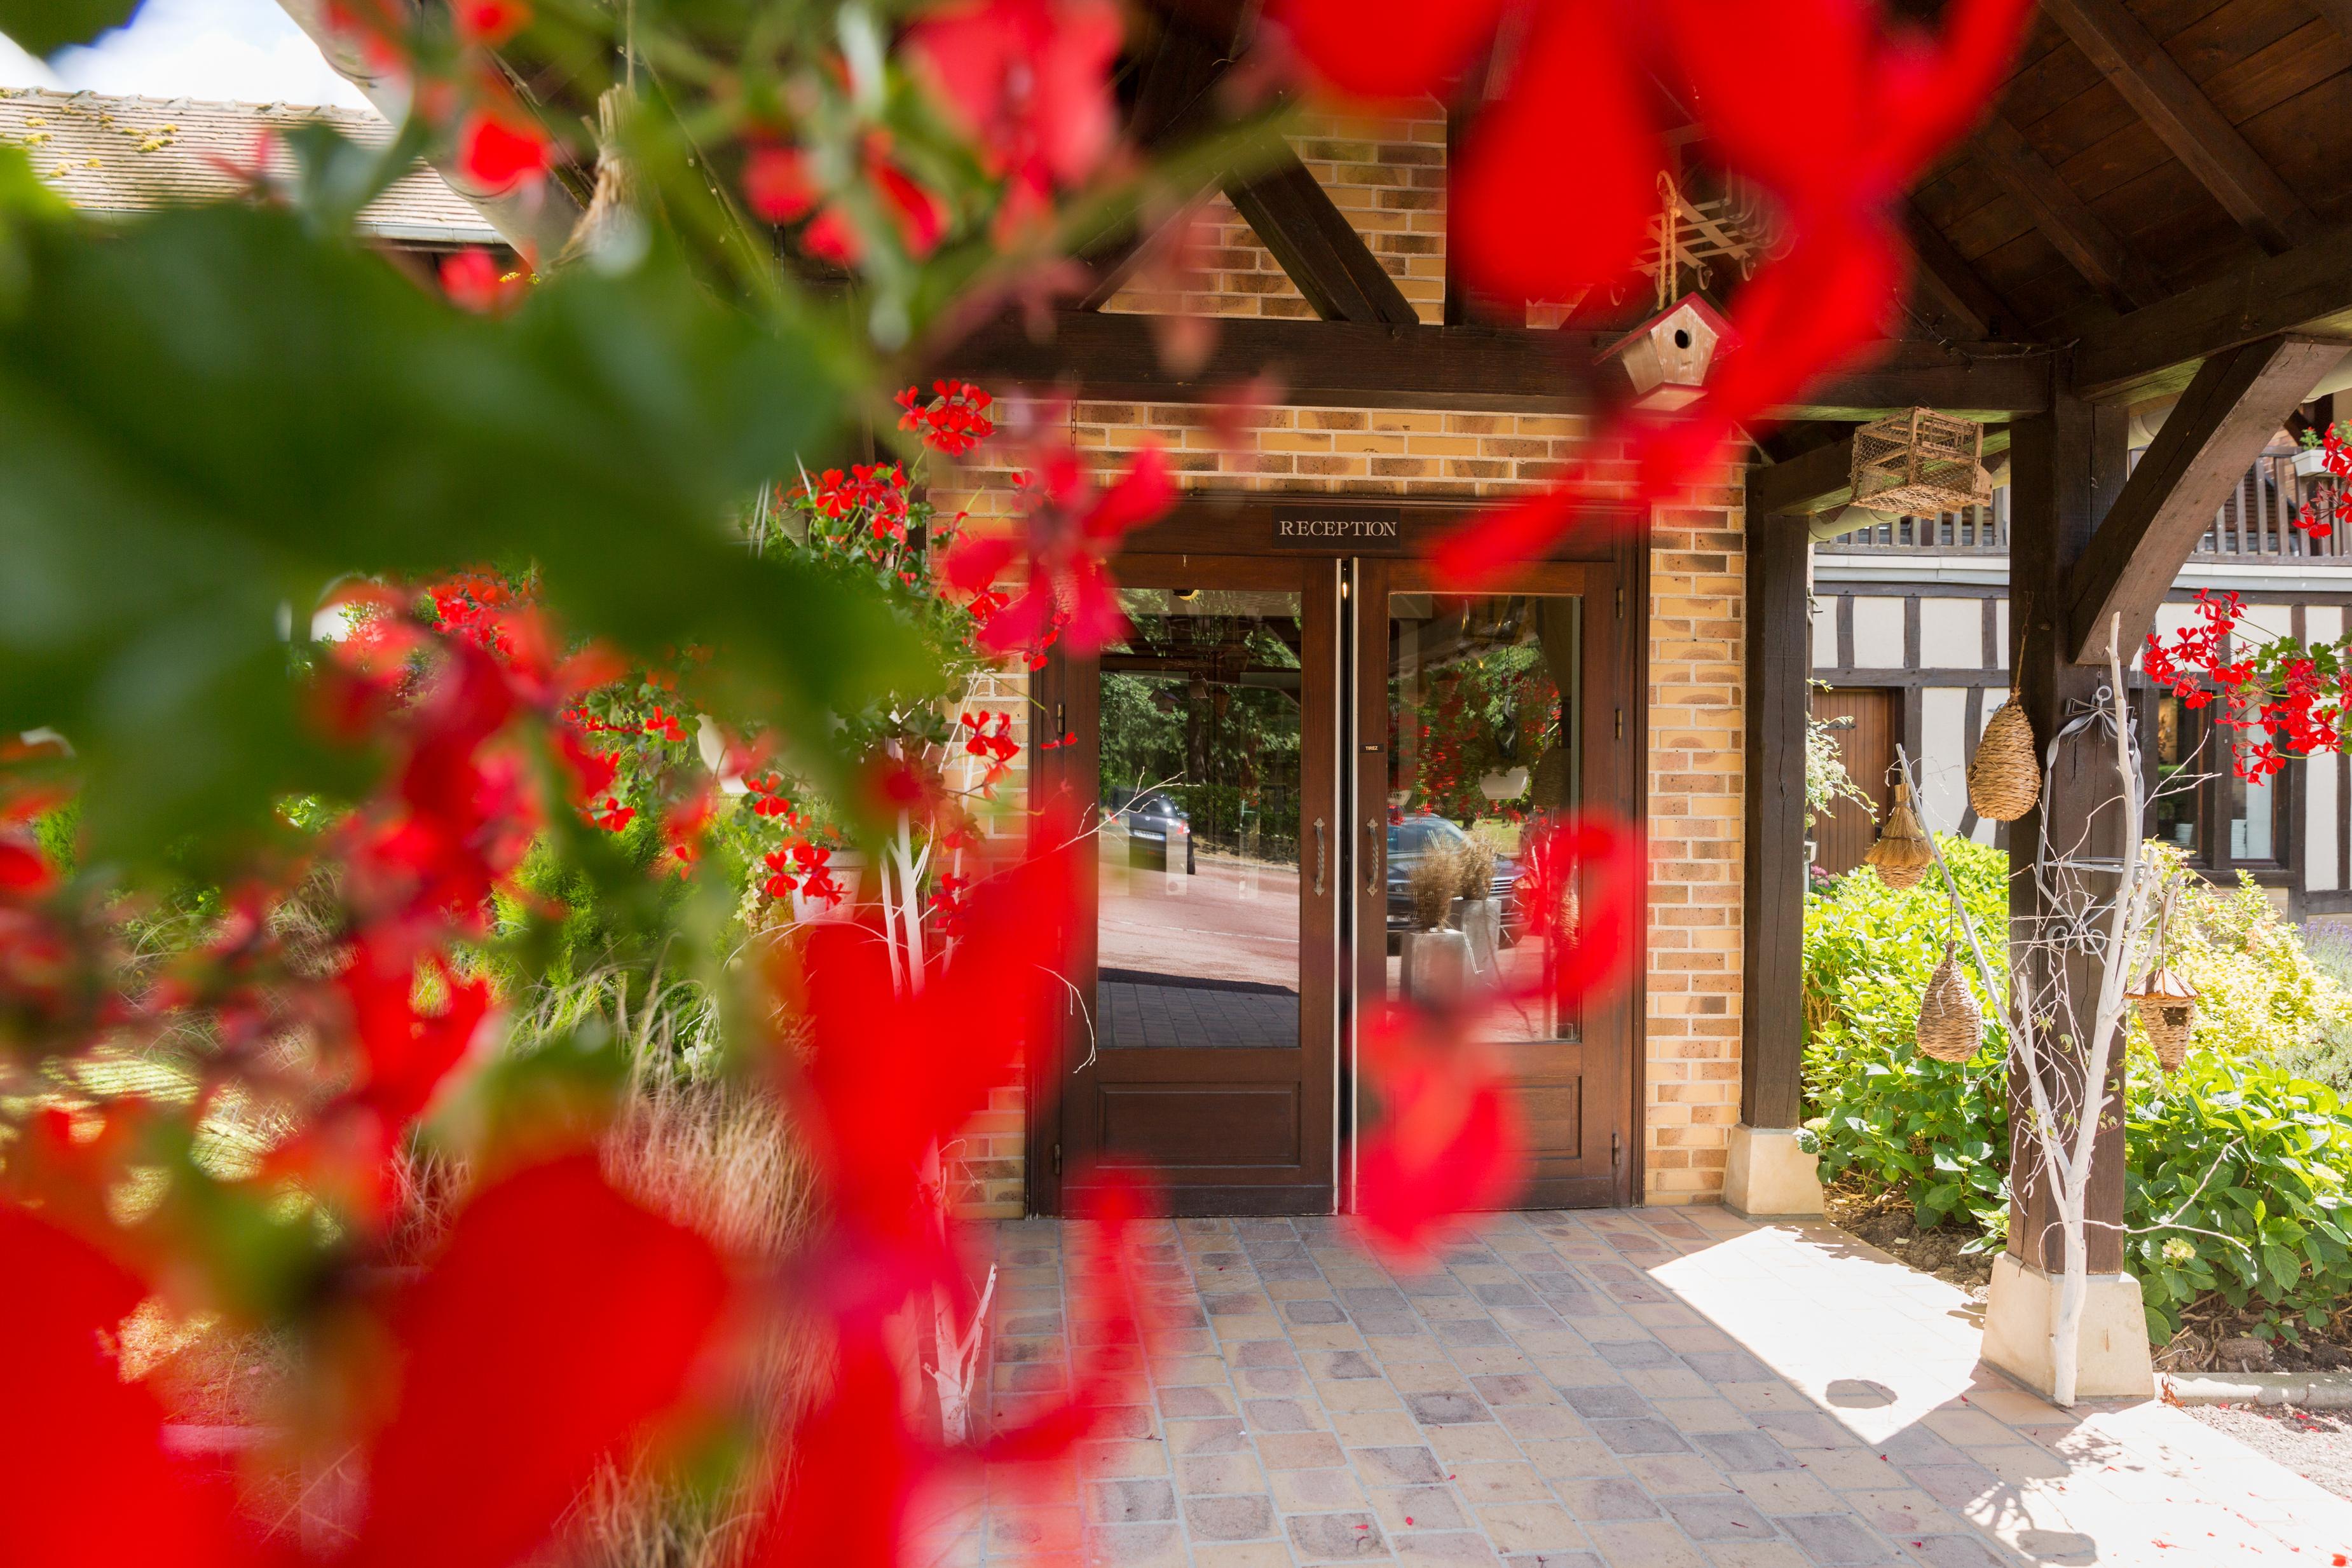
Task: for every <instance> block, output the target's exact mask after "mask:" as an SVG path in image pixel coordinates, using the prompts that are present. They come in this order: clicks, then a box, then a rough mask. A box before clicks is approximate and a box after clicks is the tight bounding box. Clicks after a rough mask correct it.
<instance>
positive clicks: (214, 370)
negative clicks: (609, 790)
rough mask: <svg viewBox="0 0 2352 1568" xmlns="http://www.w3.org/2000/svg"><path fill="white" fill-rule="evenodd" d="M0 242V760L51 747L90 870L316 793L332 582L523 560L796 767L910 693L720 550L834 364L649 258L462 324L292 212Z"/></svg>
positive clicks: (865, 632) (328, 760)
mask: <svg viewBox="0 0 2352 1568" xmlns="http://www.w3.org/2000/svg"><path fill="white" fill-rule="evenodd" d="M11 218H12V219H13V232H14V234H15V235H16V237H17V239H18V240H19V241H20V245H21V249H22V251H23V253H24V255H25V256H26V259H27V271H26V278H27V284H26V291H25V292H24V294H23V296H22V298H21V301H20V303H19V305H18V307H17V308H16V309H14V310H13V311H9V312H5V314H0V733H5V732H12V731H17V730H23V729H30V728H35V727H42V726H48V727H55V728H56V729H58V730H59V731H60V732H62V733H63V734H64V735H65V736H66V737H68V740H69V741H70V742H71V743H72V744H73V746H74V747H75V749H76V752H77V759H78V762H79V766H80V768H82V769H83V772H84V777H85V780H86V783H85V793H84V802H85V807H86V813H87V814H86V817H85V826H86V828H87V831H89V835H90V852H91V858H92V859H102V858H107V857H114V858H117V859H121V860H124V861H129V862H152V861H153V860H155V859H156V858H158V857H161V856H163V855H164V854H165V853H166V852H168V851H169V850H170V849H171V848H172V847H173V846H174V845H175V844H180V845H185V844H191V843H192V844H194V847H195V848H196V849H197V850H198V852H199V858H203V857H215V858H219V859H226V857H228V856H230V855H232V854H234V853H235V852H236V851H237V849H238V848H239V846H240V845H241V843H242V842H244V841H248V840H250V839H251V838H252V837H253V836H255V835H257V834H261V833H266V832H268V831H270V827H271V825H270V821H269V819H268V810H269V807H270V804H271V802H272V801H273V800H275V799H276V798H278V797H279V796H281V795H284V794H287V793H293V792H312V791H325V792H331V791H332V790H333V789H334V788H335V786H336V785H337V784H338V783H339V782H341V774H340V772H339V768H340V767H341V766H342V764H341V762H340V761H339V759H337V758H333V757H331V756H329V755H328V754H326V753H324V752H323V751H322V750H321V749H320V747H318V746H317V744H316V743H315V742H314V741H313V740H312V739H311V737H310V729H309V727H308V726H307V725H306V724H305V723H304V722H303V720H302V716H301V715H300V714H299V712H298V699H297V696H296V692H295V688H294V686H293V685H292V684H291V683H290V682H289V661H290V660H291V659H292V658H293V657H294V656H295V655H296V654H297V653H299V643H300V641H301V637H302V634H303V632H305V630H306V629H307V627H308V625H309V622H310V613H311V610H312V607H313V606H314V605H315V604H317V603H318V601H319V600H320V595H321V594H322V593H323V592H324V591H326V590H327V589H328V588H329V587H330V586H331V584H333V583H335V582H337V581H338V580H341V579H343V578H344V577H346V576H347V575H349V574H352V573H363V574H387V575H393V576H397V577H415V576H422V575H426V574H431V573H436V572H440V571H446V570H451V569H455V568H461V567H465V566H467V565H471V564H475V563H479V562H484V561H489V560H509V561H514V560H529V561H532V562H535V563H536V564H537V566H538V568H539V570H540V573H541V586H542V591H543V593H544V597H545V599H546V601H547V602H548V604H549V605H550V607H551V609H552V610H553V611H554V612H556V613H557V615H558V616H559V618H560V619H561V621H562V623H563V624H564V625H565V626H566V627H567V628H568V629H569V630H572V631H573V632H581V633H587V634H593V635H595V636H597V637H599V638H602V639H604V640H606V641H607V642H609V643H614V644H617V645H619V646H620V647H622V648H624V649H625V650H628V651H631V652H633V653H637V654H640V655H644V656H646V657H649V658H656V657H661V656H663V655H664V654H665V653H668V652H670V651H674V650H677V649H681V648H687V647H700V648H706V649H709V650H711V651H712V656H711V657H710V658H709V660H708V661H707V663H706V664H704V665H703V667H702V674H701V675H700V677H699V685H698V687H697V688H696V689H694V690H692V691H689V692H688V693H687V694H685V695H687V696H688V698H689V699H690V700H692V701H694V702H697V703H698V704H700V705H701V706H703V707H704V708H705V709H706V710H707V711H710V712H714V713H719V714H721V715H725V716H728V717H730V718H732V719H735V720H738V721H740V722H762V723H767V724H771V725H774V726H776V727H778V728H779V729H780V730H781V731H782V733H783V734H784V735H786V736H787V737H789V738H790V739H792V740H793V742H794V743H795V744H796V745H798V746H801V747H809V748H812V749H813V750H814V751H815V752H816V753H817V754H818V755H816V756H814V757H813V758H811V760H812V761H815V762H819V763H820V764H821V763H822V761H823V754H824V751H825V749H826V741H827V737H829V735H830V728H829V722H828V720H827V718H826V715H828V714H829V713H845V712H855V711H856V710H857V709H859V708H860V707H862V706H866V705H867V704H870V703H873V702H876V701H878V700H881V699H882V698H883V697H885V696H886V695H891V694H913V695H920V694H922V693H924V692H925V691H926V690H927V688H928V685H929V683H931V682H934V681H935V680H936V679H937V676H936V673H935V672H936V666H935V665H932V664H929V663H928V662H927V661H926V660H924V659H923V658H922V656H921V653H920V648H919V643H918V640H917V639H916V637H915V636H914V635H913V633H912V632H911V629H909V628H908V627H907V626H905V625H904V624H903V623H902V622H900V621H899V619H898V617H897V616H896V615H895V614H894V613H893V612H891V611H890V610H889V609H888V608H887V606H886V605H884V604H883V602H882V601H880V599H879V598H878V596H877V594H875V593H874V592H873V591H870V590H867V589H864V588H860V587H857V586H854V585H853V584H852V583H851V582H849V581H848V580H845V579H843V578H839V577H835V576H832V575H829V574H827V573H825V572H823V571H821V570H815V569H814V568H811V567H809V566H807V565H805V564H801V563H798V562H794V561H788V560H785V559H778V558H774V557H768V558H761V557H754V556H752V555H751V554H750V553H749V551H748V550H747V549H744V548H743V547H742V545H741V544H740V540H739V539H738V538H737V537H736V536H735V535H734V534H733V532H732V530H731V528H730V520H729V519H730V517H731V516H732V514H733V511H734V509H735V508H736V507H739V506H740V503H741V501H742V499H743V498H744V497H747V496H748V495H749V494H750V493H751V491H752V490H753V489H754V488H755V487H756V486H758V485H759V484H761V483H762V482H764V481H766V480H768V479H771V478H773V477H776V476H782V475H787V474H790V473H792V472H793V468H794V465H795V463H796V462H797V461H799V460H800V459H802V458H803V457H805V456H808V455H813V454H816V453H818V452H819V451H820V450H821V447H822V444H823V443H824V441H825V440H826V439H828V436H829V433H830V431H831V430H832V428H833V426H834V424H835V421H836V418H837V415H838V413H839V409H840V406H841V401H842V394H841V392H840V390H839V385H838V382H837V378H836V377H835V374H834V373H833V371H832V370H831V367H832V365H833V364H834V363H835V354H834V352H833V351H832V350H830V349H829V346H828V345H826V344H825V343H824V342H821V341H819V340H816V339H814V338H813V337H810V336H808V335H807V334H806V333H797V334H796V333H793V332H788V331H783V330H780V329H775V328H773V327H772V326H770V325H768V324H765V323H762V322H758V321H754V320H752V319H749V318H747V317H744V316H741V315H738V314H735V313H733V312H730V310H728V309H726V308H722V307H720V306H719V305H718V304H716V303H715V302H713V301H712V300H710V299H709V298H707V297H706V296H705V295H704V294H703V293H701V292H700V291H699V290H698V288H697V287H695V286H694V284H693V283H692V282H691V281H690V280H689V278H688V276H687V275H686V273H685V271H684V270H683V268H681V267H677V266H674V265H671V264H670V263H669V262H667V260H666V259H665V258H664V257H663V256H661V255H660V254H658V253H656V256H654V257H653V258H651V259H649V260H648V261H647V262H646V263H645V264H644V265H643V266H641V267H639V268H638V269H637V270H636V271H635V273H634V274H632V275H630V276H628V277H618V278H614V277H599V276H597V275H595V274H593V273H592V272H588V271H585V270H581V271H575V272H572V273H568V274H565V275H562V276H561V277H558V278H556V279H555V280H553V281H551V282H548V283H545V284H542V285H541V286H539V287H535V288H534V289H532V290H531V292H530V299H529V301H528V303H527V304H526V306H525V307H524V308H522V310H521V311H520V313H518V314H517V315H516V316H515V317H513V318H512V319H505V320H488V319H480V318H477V317H472V316H468V315H465V314H463V313H461V312H458V311H457V310H454V309H452V308H450V307H448V306H447V305H446V304H444V303H443V302H442V301H440V300H439V299H438V298H435V297H433V296H431V295H429V294H427V293H425V291H424V290H422V289H420V288H418V287H416V286H415V284H413V283H412V282H410V281H409V280H408V279H406V278H405V277H403V276H402V275H400V274H399V273H397V272H395V271H394V270H393V268H392V267H390V266H389V265H387V264H386V263H384V262H383V261H382V260H380V259H379V258H377V257H375V256H372V255H369V254H366V253H364V252H362V251H360V250H358V249H356V248H352V247H349V246H344V245H341V244H339V243H334V242H331V241H327V240H322V239H320V237H318V236H316V235H312V234H310V233H308V232H306V230H305V228H304V225H303V223H302V221H301V220H300V219H299V218H298V217H297V216H295V215H294V214H289V213H287V212H283V211H273V210H264V209H257V208H250V207H244V206H234V207H214V208H205V209H198V210H194V211H187V212H178V213H172V214H164V215H163V216H160V217H157V218H154V219H152V220H149V221H147V222H144V223H142V224H140V225H136V226H134V227H131V228H130V229H128V230H127V231H121V232H119V234H117V235H115V236H114V237H103V238H101V237H100V236H99V235H95V234H94V233H92V232H89V231H87V230H85V229H84V228H82V227H81V226H80V225H76V224H72V223H68V222H59V221H54V220H51V219H47V218H44V217H42V216H41V215H40V214H25V213H23V212H22V211H21V210H20V211H19V212H18V213H16V214H11ZM289 629H290V630H291V631H292V632H293V633H294V634H295V635H294V642H293V643H292V644H291V645H289V642H288V641H287V638H286V632H287V631H288V630H289Z"/></svg>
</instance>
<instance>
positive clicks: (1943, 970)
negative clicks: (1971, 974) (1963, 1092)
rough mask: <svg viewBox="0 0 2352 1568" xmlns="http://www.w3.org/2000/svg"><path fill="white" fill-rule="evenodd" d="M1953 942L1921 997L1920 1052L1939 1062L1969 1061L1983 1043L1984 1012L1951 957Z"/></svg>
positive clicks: (1957, 964)
mask: <svg viewBox="0 0 2352 1568" xmlns="http://www.w3.org/2000/svg"><path fill="white" fill-rule="evenodd" d="M1952 948H1953V944H1952V943H1949V942H1947V943H1945V944H1944V961H1943V962H1942V963H1940V964H1938V965H1937V966H1936V972H1935V973H1934V974H1933V975H1930V976H1929V977H1927V991H1926V993H1925V994H1923V995H1922V996H1921V997H1920V998H1919V1028H1918V1030H1917V1033H1916V1040H1918V1043H1919V1054H1920V1055H1922V1056H1932V1057H1934V1058H1935V1059H1936V1060H1937V1061H1967V1060H1968V1059H1969V1057H1971V1056H1974V1055H1975V1054H1976V1053H1977V1048H1978V1047H1979V1046H1981V1045H1983V1044H1984V1013H1983V1012H1982V1011H1981V1010H1980V1009H1979V1008H1978V1007H1977V998H1976V997H1975V995H1974V993H1972V992H1971V991H1969V982H1968V980H1967V979H1966V977H1963V976H1962V975H1961V973H1960V964H1959V960H1958V958H1955V957H1954V956H1952Z"/></svg>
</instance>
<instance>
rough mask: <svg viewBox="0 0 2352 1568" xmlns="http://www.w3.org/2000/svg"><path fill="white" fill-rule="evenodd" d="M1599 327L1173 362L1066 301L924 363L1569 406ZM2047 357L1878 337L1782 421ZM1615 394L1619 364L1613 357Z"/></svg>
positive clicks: (1585, 405)
mask: <svg viewBox="0 0 2352 1568" xmlns="http://www.w3.org/2000/svg"><path fill="white" fill-rule="evenodd" d="M1611 341H1612V336H1611V335H1610V334H1607V333H1590V332H1571V331H1546V330H1538V329H1520V328H1505V327H1406V326H1394V327H1391V326H1377V325H1365V324H1362V323H1359V322H1353V321H1286V320H1275V319H1250V318H1222V319H1219V320H1218V321H1217V334H1216V342H1215V344H1214V346H1213V349H1212V350H1211V351H1210V354H1209V357H1208V359H1207V361H1205V362H1204V363H1203V364H1202V366H1201V367H1200V368H1199V369H1198V370H1195V371H1187V372H1183V373H1180V372H1177V371H1171V370H1169V369H1168V368H1167V367H1166V366H1165V365H1164V364H1163V363H1162V362H1161V360H1160V349H1159V345H1158V343H1157V341H1156V340H1155V338H1154V335H1153V331H1152V324H1151V322H1150V319H1148V318H1145V317H1141V316H1133V315H1112V314H1108V313H1103V312H1097V311H1084V310H1072V311H1064V312H1061V313H1059V314H1057V315H1056V316H1055V317H1054V318H1053V321H1052V335H1051V336H1050V337H1049V338H1046V339H1044V340H1038V339H1034V338H1032V337H1031V336H1030V335H1029V333H1028V331H1027V329H1026V327H1025V325H1024V323H1023V321H1021V320H1020V319H1017V318H1006V319H1000V320H998V321H995V322H992V323H991V324H990V325H988V326H986V327H984V328H982V329H980V330H979V331H977V332H975V333H974V334H973V335H972V336H971V337H970V338H967V339H966V340H964V341H963V342H962V343H961V344H960V345H958V346H957V347H955V348H954V349H952V350H948V351H946V352H944V353H941V354H940V355H938V356H936V357H935V360H934V361H933V362H931V363H929V364H927V365H925V366H923V367H921V368H922V370H923V371H924V373H926V374H947V373H950V372H952V373H955V374H960V375H971V376H981V377H986V378H991V379H992V380H993V381H994V382H998V383H1006V382H1011V383H1023V384H1027V385H1030V386H1035V387H1054V386H1060V387H1064V388H1066V389H1067V390H1069V391H1071V392H1076V393H1079V394H1083V395H1086V396H1089V397H1097V398H1106V399H1125V400H1129V401H1142V402H1211V401H1213V400H1215V399H1217V398H1220V397H1223V396H1225V395H1227V394H1228V393H1229V392H1231V390H1232V389H1233V388H1234V386H1236V385H1238V384H1239V383H1241V382H1246V381H1248V380H1249V379H1251V378H1252V377H1254V376H1256V375H1259V374H1261V373H1267V374H1271V375H1273V376H1274V377H1276V379H1277V380H1278V381H1279V382H1280V383H1281V386H1282V388H1283V392H1282V401H1283V402H1286V403H1292V404H1297V405H1299V406H1303V407H1316V408H1453V409H1464V410H1476V411H1482V412H1503V413H1510V412H1527V413H1549V412H1573V411H1578V410H1582V409H1589V408H1591V407H1592V406H1594V405H1595V403H1596V402H1601V401H1602V400H1601V398H1599V397H1597V396H1596V395H1595V387H1594V381H1595V376H1594V365H1593V356H1594V354H1595V353H1596V352H1597V351H1598V350H1601V349H1602V348H1605V347H1607V346H1608V344H1609V343H1610V342H1611ZM2047 367H2048V361H2047V360H2046V359H2045V358H2042V357H2040V356H2036V355H2033V354H2032V353H2031V352H2030V351H2028V350H2023V349H2021V348H2019V347H2017V346H2014V345H2003V344H1990V345H1986V346H1985V350H1984V351H1983V353H1982V354H1981V355H1980V356H1978V357H1972V358H1964V357H1961V356H1960V355H1958V354H1957V353H1954V352H1952V351H1950V350H1945V349H1943V348H1941V347H1939V346H1938V345H1936V344H1933V343H1907V342H1906V343H1889V344H1886V345H1885V348H1884V350H1883V352H1882V354H1881V356H1880V357H1879V359H1878V360H1877V361H1876V362H1875V363H1874V364H1872V365H1870V366H1869V367H1867V368H1865V369H1862V370H1857V371H1850V372H1848V373H1847V374H1845V375H1843V376H1841V377H1838V378H1837V379H1836V380H1834V381H1832V382H1829V383H1828V384H1827V385H1825V386H1823V387H1822V388H1821V389H1820V390H1819V391H1818V392H1815V393H1814V394H1813V398H1814V400H1815V401H1813V402H1807V403H1803V404H1799V405H1795V406H1792V407H1790V408H1789V409H1785V410H1782V411H1780V413H1781V414H1782V415H1783V417H1788V418H1818V419H1836V420H1843V421H1860V420H1864V419H1871V418H1876V417H1880V416H1883V415H1885V414H1886V413H1893V412H1895V410H1898V409H1906V408H1910V407H1913V406H1915V405H1920V404H1924V405H1926V406H1927V407H1930V408H1937V409H1941V410H1944V411H1945V412H1947V413H1962V414H1971V415H1973V416H1975V417H1978V418H1982V419H1996V418H2005V417H2007V416H2009V415H2011V414H2014V413H2031V412H2032V411H2034V410H2036V409H2040V408H2042V407H2045V406H2047V404H2048V402H2049V397H2050V390H2049V375H2048V368H2047ZM1605 373H1606V374H1607V375H1609V376H1610V377H1611V378H1612V379H1611V380H1610V381H1609V382H1607V383H1605V384H1606V386H1607V389H1608V391H1609V392H1611V393H1612V395H1613V393H1614V392H1616V391H1617V390H1618V382H1617V378H1618V377H1619V375H1620V372H1619V371H1616V370H1615V369H1614V368H1613V367H1610V368H1608V369H1607V370H1606V372H1605Z"/></svg>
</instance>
